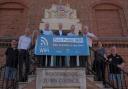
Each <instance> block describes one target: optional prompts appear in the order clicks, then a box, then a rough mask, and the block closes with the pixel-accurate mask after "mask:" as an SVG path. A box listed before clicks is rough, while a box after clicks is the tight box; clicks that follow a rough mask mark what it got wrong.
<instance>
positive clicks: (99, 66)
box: [95, 61, 105, 81]
mask: <svg viewBox="0 0 128 89" xmlns="http://www.w3.org/2000/svg"><path fill="white" fill-rule="evenodd" d="M95 71H96V76H97V79H96V80H98V81H104V80H105V63H104V62H99V61H97V62H96V70H95Z"/></svg>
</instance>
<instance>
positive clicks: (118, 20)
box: [0, 0, 128, 56]
mask: <svg viewBox="0 0 128 89" xmlns="http://www.w3.org/2000/svg"><path fill="white" fill-rule="evenodd" d="M59 1H60V0H0V36H9V37H19V35H21V34H23V33H24V29H25V27H26V26H29V27H30V28H31V30H35V29H38V28H39V23H40V21H41V18H43V17H44V9H46V8H50V7H51V5H52V4H59ZM62 3H63V4H66V3H69V4H70V5H71V8H73V9H76V10H77V13H78V18H79V19H80V21H81V22H82V24H83V25H88V26H89V28H90V31H92V32H94V33H95V34H96V35H97V36H98V37H111V39H112V37H121V36H122V37H125V36H128V0H62ZM120 51H121V53H123V52H124V51H123V49H121V50H120ZM125 54H126V52H125ZM127 56H128V55H127Z"/></svg>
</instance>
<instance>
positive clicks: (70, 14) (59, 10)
mask: <svg viewBox="0 0 128 89" xmlns="http://www.w3.org/2000/svg"><path fill="white" fill-rule="evenodd" d="M45 18H69V19H76V18H77V15H76V10H74V9H71V8H70V5H66V6H65V5H54V4H53V5H52V8H51V9H46V10H45Z"/></svg>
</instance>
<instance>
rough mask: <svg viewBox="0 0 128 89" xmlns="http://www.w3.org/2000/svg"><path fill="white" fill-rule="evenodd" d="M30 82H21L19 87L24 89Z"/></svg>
mask: <svg viewBox="0 0 128 89" xmlns="http://www.w3.org/2000/svg"><path fill="white" fill-rule="evenodd" d="M27 84H28V82H19V83H18V89H23V88H24V87H25V86H27Z"/></svg>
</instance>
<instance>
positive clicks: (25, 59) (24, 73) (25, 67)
mask: <svg viewBox="0 0 128 89" xmlns="http://www.w3.org/2000/svg"><path fill="white" fill-rule="evenodd" d="M29 63H30V62H29V52H28V51H27V50H20V51H19V81H21V82H23V81H27V78H28V73H29V67H30V64H29Z"/></svg>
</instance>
